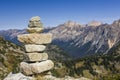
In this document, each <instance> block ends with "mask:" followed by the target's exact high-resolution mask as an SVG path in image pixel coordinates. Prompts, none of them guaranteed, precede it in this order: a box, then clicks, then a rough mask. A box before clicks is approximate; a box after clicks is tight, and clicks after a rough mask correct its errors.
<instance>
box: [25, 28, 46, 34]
mask: <svg viewBox="0 0 120 80" xmlns="http://www.w3.org/2000/svg"><path fill="white" fill-rule="evenodd" d="M43 30H44V28H27V32H29V33H41V32H43Z"/></svg>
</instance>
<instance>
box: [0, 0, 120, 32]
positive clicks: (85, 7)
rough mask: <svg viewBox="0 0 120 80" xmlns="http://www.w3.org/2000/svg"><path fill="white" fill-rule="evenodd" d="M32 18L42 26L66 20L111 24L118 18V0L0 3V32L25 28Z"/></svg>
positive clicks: (13, 0)
mask: <svg viewBox="0 0 120 80" xmlns="http://www.w3.org/2000/svg"><path fill="white" fill-rule="evenodd" d="M32 16H40V17H41V21H42V22H43V24H44V26H45V27H48V26H57V25H59V24H62V23H64V22H66V21H68V20H72V21H76V22H79V23H81V24H85V23H88V22H90V21H92V20H97V21H101V22H104V23H112V22H113V21H114V20H117V19H120V0H0V30H3V29H4V30H6V29H24V28H27V25H28V21H29V19H30V18H31V17H32Z"/></svg>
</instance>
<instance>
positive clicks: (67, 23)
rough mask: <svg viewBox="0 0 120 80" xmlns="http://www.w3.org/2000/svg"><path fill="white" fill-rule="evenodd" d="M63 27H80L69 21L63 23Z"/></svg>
mask: <svg viewBox="0 0 120 80" xmlns="http://www.w3.org/2000/svg"><path fill="white" fill-rule="evenodd" d="M64 25H65V26H67V27H73V26H81V25H80V24H79V23H77V22H73V21H70V20H69V21H67V22H65V23H64Z"/></svg>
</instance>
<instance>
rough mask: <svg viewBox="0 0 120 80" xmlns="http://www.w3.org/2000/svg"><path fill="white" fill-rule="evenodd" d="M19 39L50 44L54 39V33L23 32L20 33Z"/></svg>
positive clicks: (23, 41)
mask: <svg viewBox="0 0 120 80" xmlns="http://www.w3.org/2000/svg"><path fill="white" fill-rule="evenodd" d="M18 40H19V41H20V42H22V43H25V44H49V43H51V41H52V34H50V33H46V34H45V33H43V34H37V33H33V34H22V35H18Z"/></svg>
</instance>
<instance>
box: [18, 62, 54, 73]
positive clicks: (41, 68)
mask: <svg viewBox="0 0 120 80" xmlns="http://www.w3.org/2000/svg"><path fill="white" fill-rule="evenodd" d="M26 66H27V67H26ZM53 67H54V63H53V62H52V61H51V60H46V61H42V62H36V63H26V62H21V63H20V69H21V70H22V72H23V73H24V74H25V75H32V74H38V73H42V72H45V71H48V70H50V69H52V68H53ZM28 70H29V71H28Z"/></svg>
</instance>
